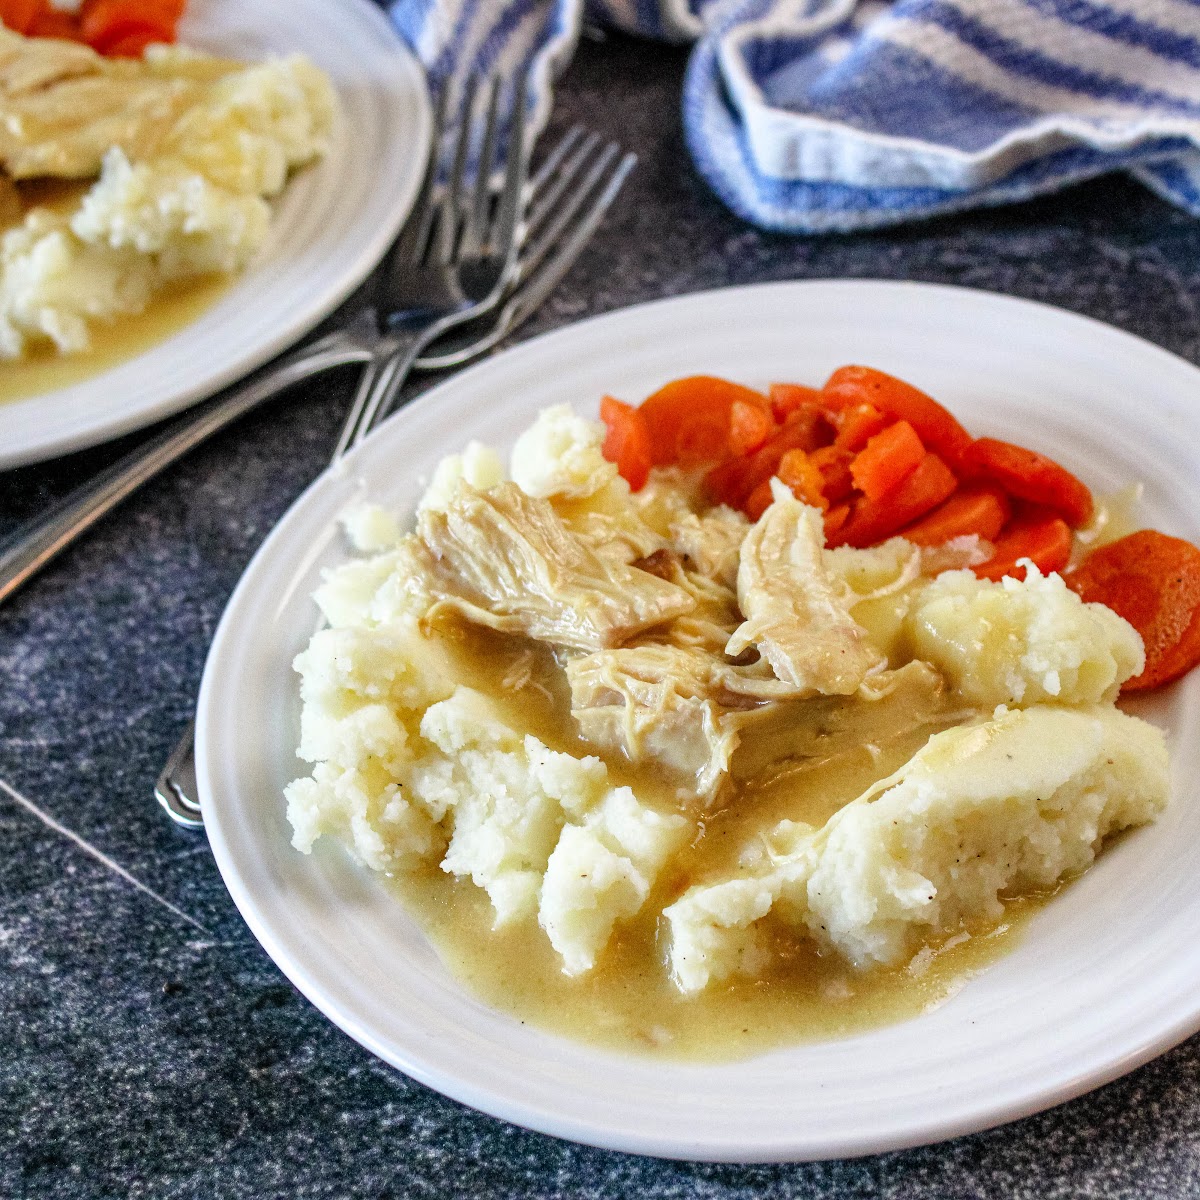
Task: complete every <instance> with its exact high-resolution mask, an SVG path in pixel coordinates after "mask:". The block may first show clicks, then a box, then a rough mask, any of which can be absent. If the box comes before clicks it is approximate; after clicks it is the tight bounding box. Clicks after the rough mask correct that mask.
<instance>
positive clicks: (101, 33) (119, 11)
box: [79, 0, 182, 54]
mask: <svg viewBox="0 0 1200 1200" xmlns="http://www.w3.org/2000/svg"><path fill="white" fill-rule="evenodd" d="M181 15H182V8H181V7H180V6H178V5H177V4H175V3H172V2H170V0H86V2H85V3H84V5H83V7H82V8H81V9H80V10H79V28H80V31H81V32H82V34H83V40H84V41H85V42H87V44H88V45H89V46H91V47H92V48H93V49H95V50H98V51H99V52H100V53H101V54H110V53H112V52H113V51H114V49H115V48H116V47H117V46H118V45H121V46H122V49H123V51H124V52H125V53H126V54H129V53H130V52H131V50H132V47H133V45H134V43H135V41H143V48H144V47H145V46H146V45H149V44H150V43H151V42H173V41H174V40H175V26H176V24H177V23H178V21H179V17H180V16H181Z"/></svg>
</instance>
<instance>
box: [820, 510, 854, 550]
mask: <svg viewBox="0 0 1200 1200" xmlns="http://www.w3.org/2000/svg"><path fill="white" fill-rule="evenodd" d="M849 519H850V505H848V504H835V505H834V506H833V508H831V509H830V510H829V511H828V512H827V513H826V514H825V542H826V544H827V545H833V544H834V540H833V539H834V538H836V537H837V535H838V534H839V533H840V532H841V530H842V529H843V528H844V526H845V524H846V522H847V521H848V520H849Z"/></svg>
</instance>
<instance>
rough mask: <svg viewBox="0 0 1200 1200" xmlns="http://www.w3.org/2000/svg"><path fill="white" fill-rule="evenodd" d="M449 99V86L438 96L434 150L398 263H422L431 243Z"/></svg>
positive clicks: (398, 256) (398, 254) (405, 228)
mask: <svg viewBox="0 0 1200 1200" xmlns="http://www.w3.org/2000/svg"><path fill="white" fill-rule="evenodd" d="M449 97H450V88H449V86H448V85H447V86H444V87H443V88H442V90H441V91H440V92H439V93H438V102H437V114H436V115H435V117H434V123H433V149H432V150H431V151H430V158H429V166H428V168H427V170H426V172H425V182H424V184H423V185H422V188H421V198H420V200H419V201H418V204H417V207H416V208H415V209H414V210H413V214H412V216H411V217H409V219H408V222H407V223H406V224H405V226H404V231H403V233H402V234H401V239H402V244H401V245H400V246H398V247H397V251H398V252H397V254H396V259H397V261H398V260H399V259H400V257H401V254H402V255H403V258H404V261H405V262H413V263H417V262H420V261H421V259H422V258H423V257H424V253H425V247H426V246H427V245H428V244H429V234H430V231H431V230H432V229H433V218H434V214H435V212H436V209H435V207H434V197H435V196H436V195H437V183H438V174H439V171H440V169H441V162H442V139H443V138H444V137H445V136H446V110H447V108H448V107H449ZM410 230H411V233H410V232H409V231H410Z"/></svg>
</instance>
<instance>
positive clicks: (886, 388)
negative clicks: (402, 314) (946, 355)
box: [821, 366, 972, 470]
mask: <svg viewBox="0 0 1200 1200" xmlns="http://www.w3.org/2000/svg"><path fill="white" fill-rule="evenodd" d="M821 395H822V399H823V400H824V402H825V403H826V404H828V405H829V407H830V408H849V407H851V406H853V405H856V404H870V405H871V406H872V407H874V408H877V409H879V411H880V412H882V413H886V414H888V415H889V416H892V417H894V418H896V419H897V420H900V421H907V422H908V423H909V424H910V425H911V426H912V427H913V429H915V430H916V431H917V434H918V436H919V437H920V439H921V441H922V442H923V443H924V445H925V446H927V447H928V448H929V449H930V450H932V451H934V452H935V453H937V454H938V456H939V457H940V458H941V459H942V460H943V461H944V462H947V463H949V464H950V466H951V467H953V468H955V470H957V469H958V465H959V463H960V462H961V461H962V456H963V454H964V453H966V450H967V447H968V446H970V444H971V440H972V439H971V435H970V434H969V433H968V432H967V431H966V430H965V429H964V428H963V427H962V426H961V425H960V424H959V423H958V421H957V420H955V418H954V417H953V416H952V415H951V414H950V413H949V412H948V411H947V410H946V409H945V408H943V407H942V406H941V405H940V404H939V403H938V402H937V401H936V400H934V399H933V398H932V397H931V396H927V395H926V394H925V393H924V392H922V391H920V390H919V389H917V388H915V387H913V386H912V384H909V383H905V382H904V381H903V380H902V379H897V378H896V377H895V376H893V375H888V374H885V373H884V372H883V371H876V370H874V369H873V368H871V367H854V366H851V367H839V368H838V369H837V370H836V371H834V373H833V374H832V375H831V376H830V377H829V379H828V380H827V381H826V383H825V386H824V387H823V388H822V389H821Z"/></svg>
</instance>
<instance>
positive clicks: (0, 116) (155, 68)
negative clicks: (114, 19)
mask: <svg viewBox="0 0 1200 1200" xmlns="http://www.w3.org/2000/svg"><path fill="white" fill-rule="evenodd" d="M240 69H241V64H240V63H237V62H233V61H230V60H225V59H218V58H211V57H209V56H207V55H200V54H190V55H186V56H184V55H172V56H170V57H169V58H166V59H164V61H163V62H162V63H160V64H157V65H156V64H155V62H153V61H152V60H145V61H144V60H140V59H107V58H103V57H102V56H101V55H99V54H97V53H96V52H95V51H94V50H91V49H89V48H88V47H87V46H81V45H77V44H75V43H73V42H66V41H60V40H57V39H53V38H23V37H22V36H21V35H20V34H17V33H12V32H11V31H9V30H7V29H3V28H0V164H2V165H3V166H4V168H5V169H6V170H7V171H8V173H9V174H10V175H11V176H12V177H13V178H14V179H29V178H32V177H34V176H54V177H57V178H63V179H88V178H91V177H93V176H96V175H98V174H99V173H100V165H101V162H102V160H103V158H104V156H105V154H106V153H107V152H108V151H109V150H110V149H111V148H112V147H114V146H116V147H119V148H120V149H121V150H122V151H123V152H124V153H125V154H126V155H127V156H128V157H129V158H131V159H139V158H144V157H146V156H147V155H148V154H150V153H152V152H153V151H154V149H155V148H156V147H157V145H158V143H159V142H160V140H161V139H163V138H164V137H165V136H166V135H167V134H168V132H169V131H170V130H171V128H172V127H173V125H174V124H175V122H176V121H177V120H178V119H179V118H180V117H181V116H182V115H183V114H184V113H185V112H186V110H187V109H188V108H190V107H192V106H193V105H194V104H196V103H197V102H198V101H199V100H200V99H201V98H202V97H203V96H204V95H205V93H206V91H207V90H208V88H209V87H210V86H211V83H212V82H213V81H215V80H216V79H219V78H221V77H222V76H224V75H227V74H230V73H232V72H234V71H237V70H240Z"/></svg>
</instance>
